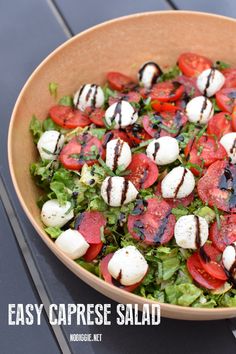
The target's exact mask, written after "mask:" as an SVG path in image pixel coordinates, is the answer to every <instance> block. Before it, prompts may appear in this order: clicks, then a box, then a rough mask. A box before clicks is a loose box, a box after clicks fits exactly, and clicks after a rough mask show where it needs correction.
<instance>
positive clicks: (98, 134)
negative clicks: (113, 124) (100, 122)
mask: <svg viewBox="0 0 236 354" xmlns="http://www.w3.org/2000/svg"><path fill="white" fill-rule="evenodd" d="M89 132H90V133H91V134H92V135H94V136H96V137H97V138H98V139H99V140H101V139H102V138H103V136H104V134H105V133H106V129H102V128H91V129H89Z"/></svg>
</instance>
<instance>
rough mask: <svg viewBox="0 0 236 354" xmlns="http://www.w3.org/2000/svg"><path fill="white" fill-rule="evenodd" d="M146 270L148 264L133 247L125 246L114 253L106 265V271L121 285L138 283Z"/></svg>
mask: <svg viewBox="0 0 236 354" xmlns="http://www.w3.org/2000/svg"><path fill="white" fill-rule="evenodd" d="M147 270H148V264H147V262H146V260H145V258H144V257H143V255H142V254H141V253H140V252H139V250H138V249H137V248H136V247H135V246H127V247H124V248H121V249H119V250H118V251H116V252H115V253H114V255H113V256H112V258H111V260H110V261H109V263H108V271H109V273H110V274H111V276H112V277H113V278H114V279H117V280H118V281H119V282H120V283H121V284H122V285H133V284H136V283H138V282H140V281H141V280H142V279H143V277H144V276H145V274H146V273H147Z"/></svg>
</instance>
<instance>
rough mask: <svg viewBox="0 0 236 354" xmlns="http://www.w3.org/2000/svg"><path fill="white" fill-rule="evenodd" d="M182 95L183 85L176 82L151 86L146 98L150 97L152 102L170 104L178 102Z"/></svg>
mask: <svg viewBox="0 0 236 354" xmlns="http://www.w3.org/2000/svg"><path fill="white" fill-rule="evenodd" d="M183 93H184V86H183V85H181V84H179V83H178V82H177V81H173V82H172V81H165V82H159V83H158V84H155V85H153V86H152V89H151V91H150V93H149V94H148V97H151V100H152V101H156V100H157V101H160V102H172V101H176V100H178V99H179V98H180V97H181V96H182V94H183Z"/></svg>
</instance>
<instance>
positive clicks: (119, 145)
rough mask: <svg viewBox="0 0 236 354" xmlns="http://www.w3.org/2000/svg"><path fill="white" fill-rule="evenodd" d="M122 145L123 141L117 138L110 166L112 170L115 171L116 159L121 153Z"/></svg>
mask: <svg viewBox="0 0 236 354" xmlns="http://www.w3.org/2000/svg"><path fill="white" fill-rule="evenodd" d="M123 145H124V142H123V141H122V140H120V139H118V140H117V143H116V146H115V149H114V161H113V166H112V170H113V171H115V170H116V169H117V166H118V160H119V157H120V155H121V152H122V148H123Z"/></svg>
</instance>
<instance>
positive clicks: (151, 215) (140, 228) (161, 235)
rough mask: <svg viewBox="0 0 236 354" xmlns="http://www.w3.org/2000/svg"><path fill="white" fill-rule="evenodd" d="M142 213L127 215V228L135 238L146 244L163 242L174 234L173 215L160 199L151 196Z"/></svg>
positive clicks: (167, 240)
mask: <svg viewBox="0 0 236 354" xmlns="http://www.w3.org/2000/svg"><path fill="white" fill-rule="evenodd" d="M147 202H148V205H147V209H146V211H145V212H144V213H142V214H140V215H129V217H128V230H129V233H130V234H131V236H132V237H133V238H134V239H136V240H141V241H143V242H144V243H146V244H148V245H159V244H165V243H167V242H169V241H170V239H171V238H172V237H173V235H174V227H175V217H174V215H173V214H171V208H170V206H169V204H168V203H166V202H165V201H164V200H162V199H158V198H151V199H148V200H147Z"/></svg>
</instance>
